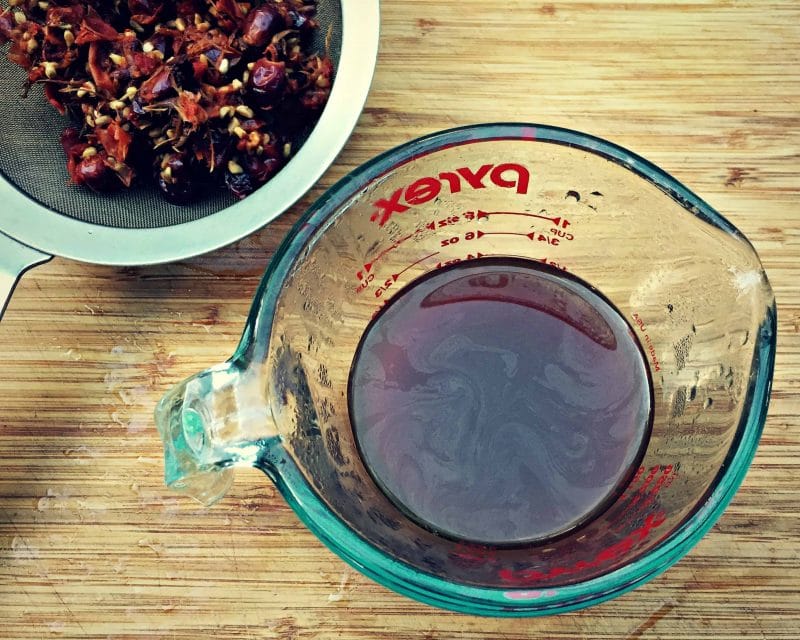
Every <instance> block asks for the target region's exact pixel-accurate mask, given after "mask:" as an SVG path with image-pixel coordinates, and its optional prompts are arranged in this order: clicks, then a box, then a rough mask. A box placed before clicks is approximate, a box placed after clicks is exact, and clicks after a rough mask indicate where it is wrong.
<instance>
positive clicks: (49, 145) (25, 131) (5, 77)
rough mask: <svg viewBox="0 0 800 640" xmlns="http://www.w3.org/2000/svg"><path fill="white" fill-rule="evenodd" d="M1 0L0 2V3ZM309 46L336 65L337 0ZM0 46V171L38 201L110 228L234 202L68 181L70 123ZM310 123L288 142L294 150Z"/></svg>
mask: <svg viewBox="0 0 800 640" xmlns="http://www.w3.org/2000/svg"><path fill="white" fill-rule="evenodd" d="M4 4H5V3H4V2H3V3H0V6H2V5H4ZM317 20H318V22H319V24H320V28H319V30H318V31H317V34H316V39H315V41H314V43H313V49H314V50H316V51H320V52H323V51H325V46H326V38H328V34H330V38H329V40H328V44H329V49H328V52H329V54H330V56H331V59H332V60H333V63H334V67H335V68H338V62H339V54H340V52H341V34H342V16H341V6H340V3H339V0H319V2H318V10H317ZM5 49H6V47H3V49H2V51H0V123H1V124H0V173H2V177H4V178H5V179H6V180H8V181H10V182H11V183H12V184H14V185H15V186H16V187H17V188H18V189H20V190H22V191H23V192H24V193H26V194H27V195H28V196H29V197H31V198H32V199H34V200H36V201H37V202H39V203H40V204H42V205H44V206H46V207H48V208H49V209H52V210H53V211H56V212H57V213H61V214H63V215H66V216H70V217H72V218H77V219H78V220H82V221H84V222H91V223H93V224H99V225H104V226H109V227H123V228H129V229H132V228H138V229H143V228H154V227H166V226H171V225H176V224H182V223H185V222H191V221H192V220H197V219H199V218H203V217H205V216H208V215H211V214H213V213H216V212H217V211H221V210H222V209H224V208H226V207H227V206H230V205H231V204H233V203H234V202H235V198H234V196H232V195H231V194H230V193H229V192H228V191H227V190H225V189H220V190H219V191H217V192H213V193H209V194H206V196H205V197H204V198H202V199H200V200H198V201H197V202H195V203H193V204H191V205H187V206H176V205H173V204H170V203H169V202H167V201H166V200H165V199H164V198H163V197H162V196H161V194H160V193H159V191H158V188H157V187H156V186H155V185H149V184H147V185H137V186H134V187H132V188H131V189H125V190H119V191H115V192H111V193H102V194H98V193H94V192H93V191H91V190H90V189H88V188H84V187H77V186H75V185H72V184H70V181H69V176H68V175H67V170H66V164H65V159H64V152H63V150H62V149H61V144H60V143H59V136H60V135H61V131H62V130H63V129H64V127H65V126H66V125H67V124H68V123H69V120H68V119H67V118H64V117H62V116H60V115H59V114H58V112H57V111H56V110H55V109H54V108H53V107H52V106H50V104H48V103H47V101H46V100H45V97H44V92H43V90H42V87H41V86H35V87H33V88H32V89H31V91H30V93H29V94H28V96H27V97H26V98H22V90H23V84H24V82H25V77H26V73H25V71H24V70H23V69H21V68H20V67H18V66H16V65H14V64H12V63H10V62H9V61H8V60H7V59H6V55H5ZM312 128H313V127H309V128H308V129H307V131H305V132H304V133H302V134H301V135H300V136H299V138H298V139H297V140H295V141H294V142H293V148H295V149H297V148H299V146H300V145H301V144H302V143H303V141H304V140H305V138H307V137H308V134H309V133H310V132H311V129H312ZM0 206H2V204H1V203H0Z"/></svg>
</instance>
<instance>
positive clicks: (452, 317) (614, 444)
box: [350, 259, 651, 544]
mask: <svg viewBox="0 0 800 640" xmlns="http://www.w3.org/2000/svg"><path fill="white" fill-rule="evenodd" d="M350 414H351V421H352V423H353V428H354V431H355V435H356V439H357V442H358V445H359V448H360V450H361V453H362V456H363V458H364V462H365V463H366V465H367V467H368V468H369V470H370V472H371V473H372V475H373V477H374V478H375V480H376V482H377V483H378V485H379V486H380V487H381V489H382V490H383V491H384V492H385V493H386V494H387V496H388V497H389V498H390V499H391V500H392V501H393V502H394V503H395V504H396V505H397V506H398V507H399V508H401V509H402V510H403V511H404V512H406V513H407V514H408V515H409V516H411V517H412V518H414V519H415V520H417V521H418V522H420V523H421V524H423V525H424V526H426V527H428V528H430V529H433V530H435V531H438V532H440V533H442V534H444V535H448V536H451V537H456V538H462V539H467V540H471V541H475V542H483V543H487V544H513V543H519V542H523V541H534V540H543V539H547V538H550V537H553V536H556V535H559V534H561V533H563V532H565V531H568V530H570V529H572V528H574V527H576V526H579V525H580V524H583V523H585V522H587V521H588V520H590V519H592V518H593V517H594V516H597V515H599V513H600V512H602V511H603V510H604V508H605V507H607V506H609V504H610V502H611V501H613V499H614V498H615V497H616V496H617V495H618V494H619V492H620V491H621V490H622V489H623V488H624V486H625V484H626V483H627V482H628V481H629V480H630V476H631V471H632V468H633V467H634V466H635V465H637V464H638V462H639V459H640V457H641V452H642V449H643V447H644V445H645V444H646V441H647V438H648V435H649V429H650V415H651V393H650V382H649V378H648V374H647V369H646V367H645V362H644V359H643V356H642V352H641V349H640V347H639V344H638V343H637V342H636V340H635V338H634V337H633V334H632V332H631V330H630V328H629V327H628V325H627V324H626V322H625V321H624V320H623V319H622V317H621V316H620V314H619V313H618V312H617V311H616V310H615V309H614V308H613V307H612V306H611V305H610V304H609V303H608V302H607V301H606V300H605V299H604V298H602V297H601V296H600V295H598V294H597V293H595V292H593V291H592V290H591V289H589V288H588V287H587V286H586V285H584V284H583V283H582V282H580V281H578V280H577V279H575V278H572V277H567V276H565V275H563V274H561V273H560V272H556V271H554V270H551V269H549V268H544V267H542V266H540V265H539V264H538V263H534V262H529V261H526V260H518V259H502V260H496V259H480V260H475V261H471V262H467V263H461V264H458V265H456V266H453V267H447V268H444V269H440V270H438V271H435V272H433V273H431V274H428V275H426V276H424V277H423V278H420V279H419V280H417V281H415V282H413V283H412V284H411V285H409V286H408V287H406V288H405V289H404V290H402V291H401V292H399V293H398V294H397V295H396V296H395V298H393V299H392V301H391V302H390V304H389V305H387V307H386V308H384V309H383V310H382V311H381V313H380V314H379V315H378V316H377V317H376V318H375V320H373V322H372V323H371V324H370V325H369V327H368V328H367V330H366V332H365V334H364V337H363V338H362V340H361V344H360V346H359V349H358V351H357V353H356V358H355V360H354V362H353V367H352V370H351V373H350Z"/></svg>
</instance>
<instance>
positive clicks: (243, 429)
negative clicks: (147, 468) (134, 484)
mask: <svg viewBox="0 0 800 640" xmlns="http://www.w3.org/2000/svg"><path fill="white" fill-rule="evenodd" d="M266 386H267V385H266V383H265V381H264V380H263V379H262V376H261V375H260V372H259V371H257V370H255V371H253V370H248V369H246V368H241V367H239V366H238V365H237V364H236V363H235V362H228V363H225V364H222V365H218V366H216V367H212V368H210V369H207V370H206V371H203V372H202V373H199V374H197V375H194V376H192V377H191V378H188V379H186V380H184V381H183V382H182V383H180V384H179V385H178V386H176V387H175V388H174V389H172V390H171V391H169V392H168V393H167V394H166V395H165V396H164V397H163V398H162V399H161V401H160V402H159V403H158V406H157V407H156V412H155V421H156V426H157V427H158V430H159V433H160V434H161V439H162V440H163V441H164V476H165V481H166V484H167V486H169V487H170V488H172V489H174V490H176V491H181V492H185V493H187V494H189V495H190V496H192V497H193V498H196V499H197V500H199V501H200V502H203V503H205V504H212V503H214V502H216V501H217V500H219V499H220V498H221V497H222V496H223V495H225V492H226V491H227V490H228V488H229V487H230V485H231V483H232V482H233V469H232V467H234V466H253V465H255V464H256V462H257V460H258V458H259V453H260V452H261V451H262V449H263V448H264V447H265V446H268V445H269V443H270V441H271V440H273V439H275V438H277V437H278V430H277V428H276V426H275V421H274V419H273V417H272V411H271V410H270V407H269V404H268V402H267V400H266V395H265V388H266Z"/></svg>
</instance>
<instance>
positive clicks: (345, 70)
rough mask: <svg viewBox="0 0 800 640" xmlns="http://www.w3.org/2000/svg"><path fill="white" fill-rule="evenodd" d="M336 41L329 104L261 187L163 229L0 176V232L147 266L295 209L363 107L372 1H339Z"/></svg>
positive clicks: (375, 33)
mask: <svg viewBox="0 0 800 640" xmlns="http://www.w3.org/2000/svg"><path fill="white" fill-rule="evenodd" d="M339 2H340V5H341V13H342V42H341V56H340V59H339V68H338V69H337V75H336V81H335V82H334V84H333V88H332V91H331V96H330V99H329V101H328V104H327V106H326V107H325V109H324V110H323V113H322V115H321V117H320V119H319V122H318V123H317V124H316V126H315V127H314V129H313V131H312V132H311V134H310V135H309V137H308V139H307V140H306V142H305V144H303V146H302V147H301V148H300V149H299V150H298V152H297V154H296V155H295V156H294V157H293V158H292V159H291V160H290V161H289V162H288V163H287V165H286V166H285V167H284V168H283V169H282V170H281V171H280V172H279V173H278V174H277V175H276V176H275V177H274V178H273V179H272V180H270V182H268V183H267V184H266V185H264V186H263V187H262V188H261V189H259V190H258V191H257V192H256V193H254V194H253V195H251V196H250V197H248V198H245V199H244V200H242V201H240V202H237V203H235V204H233V205H231V206H230V207H226V208H225V209H222V210H221V211H218V212H216V213H214V214H211V215H209V216H206V217H204V218H200V219H198V220H192V221H189V222H184V223H182V224H176V225H171V226H164V227H153V228H147V229H141V228H122V227H110V226H104V225H98V224H92V223H89V222H84V221H81V220H78V219H76V218H71V217H69V216H66V215H63V214H61V213H59V212H56V211H53V210H52V209H50V208H48V207H46V206H44V205H42V204H40V203H38V202H37V201H35V200H33V199H31V198H30V197H28V196H27V195H26V194H24V193H23V192H22V191H20V190H19V189H18V188H17V187H16V186H14V185H13V184H12V183H11V182H10V181H8V180H7V179H6V178H5V177H3V176H2V175H0V203H2V204H0V232H2V233H3V234H5V235H7V236H9V237H10V238H12V239H14V240H16V241H18V242H20V243H22V244H24V245H27V246H29V247H31V248H33V249H36V250H38V251H42V252H47V253H49V254H52V255H57V256H61V257H65V258H70V259H73V260H79V261H82V262H89V263H96V264H106V265H114V266H122V265H147V264H158V263H163V262H172V261H176V260H183V259H186V258H190V257H193V256H197V255H200V254H203V253H207V252H209V251H213V250H215V249H218V248H220V247H223V246H226V245H228V244H231V243H233V242H235V241H237V240H240V239H241V238H243V237H245V236H247V235H249V234H251V233H253V232H255V231H257V230H258V229H260V228H262V227H264V226H265V225H267V224H268V223H270V222H272V221H273V220H274V219H275V218H277V217H278V216H280V215H281V214H282V213H284V212H285V211H286V210H287V209H288V208H289V207H291V206H292V205H293V204H295V203H296V202H297V201H298V200H299V199H300V198H301V197H302V196H303V195H304V194H305V193H306V192H307V191H308V190H309V189H311V187H313V186H314V185H315V184H316V182H317V181H318V180H319V179H320V178H321V177H322V175H323V174H324V173H325V171H327V170H328V168H329V167H330V166H331V164H332V163H333V162H334V160H335V159H336V157H337V156H338V155H339V153H340V151H341V150H342V148H343V147H344V146H345V144H346V142H347V140H348V139H349V138H350V136H351V134H352V132H353V130H354V128H355V126H356V123H357V121H358V118H359V117H360V115H361V112H362V110H363V108H364V105H365V104H366V100H367V95H368V93H369V89H370V87H371V84H372V79H373V76H374V72H375V66H376V63H377V54H378V45H379V34H380V3H379V2H378V0H370V1H369V2H364V0H339Z"/></svg>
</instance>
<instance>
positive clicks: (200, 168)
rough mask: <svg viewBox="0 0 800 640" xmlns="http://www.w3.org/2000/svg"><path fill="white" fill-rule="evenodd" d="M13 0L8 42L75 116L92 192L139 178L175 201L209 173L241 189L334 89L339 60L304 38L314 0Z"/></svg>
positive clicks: (72, 136) (80, 162)
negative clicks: (318, 52) (313, 50)
mask: <svg viewBox="0 0 800 640" xmlns="http://www.w3.org/2000/svg"><path fill="white" fill-rule="evenodd" d="M7 4H8V5H10V6H9V7H8V8H7V9H5V10H2V8H0V45H2V44H6V43H10V46H9V47H8V51H7V56H8V58H9V60H11V61H12V62H14V63H16V64H18V65H20V66H22V67H23V68H25V69H26V70H27V71H28V79H27V84H28V85H29V86H30V85H32V84H36V83H41V84H43V85H44V90H45V97H46V98H47V100H48V101H49V102H50V104H52V105H53V107H54V108H55V109H57V110H58V111H59V112H60V113H62V114H68V115H70V116H71V117H72V118H73V120H74V121H75V126H71V127H69V128H67V129H66V130H65V131H64V133H63V135H62V137H61V144H62V147H63V148H64V153H65V156H66V160H67V169H68V171H69V175H70V177H71V179H72V181H73V182H74V183H76V184H79V185H86V186H87V187H89V188H91V189H94V190H96V191H104V190H108V189H111V188H115V187H119V186H125V187H128V186H130V185H131V184H132V183H133V182H134V181H135V179H136V178H137V177H138V178H139V179H140V180H147V179H153V180H154V181H155V183H156V184H157V185H158V186H159V188H160V189H161V191H162V193H163V194H164V195H165V197H166V198H167V199H169V200H171V201H174V202H179V203H183V202H188V201H190V200H191V199H192V198H193V197H195V195H196V191H197V188H198V185H201V184H204V183H208V182H209V181H212V182H213V181H216V183H218V184H225V185H226V186H227V188H228V189H230V191H231V192H233V193H234V194H236V195H237V196H238V197H245V196H247V195H248V194H250V193H252V192H253V191H254V190H255V189H257V188H258V187H259V186H261V185H262V184H264V183H265V182H266V181H268V180H269V179H270V178H271V177H272V176H274V175H275V173H277V172H278V171H279V170H280V168H281V167H282V166H283V164H284V163H285V162H286V159H287V158H288V157H289V155H290V154H291V151H292V145H291V140H292V139H293V137H294V136H295V135H296V133H297V131H298V130H299V129H300V128H301V127H304V126H307V125H308V124H309V122H310V121H312V120H313V119H314V118H315V117H316V115H317V114H318V113H319V111H320V110H321V109H322V107H324V105H325V103H326V102H327V99H328V96H329V94H330V87H331V82H332V77H333V73H334V69H333V64H332V63H331V61H330V59H329V58H328V57H326V56H322V55H316V54H312V53H310V52H309V51H308V46H309V45H308V43H309V38H308V35H309V33H310V32H312V31H313V30H314V29H315V28H316V27H317V24H316V22H315V21H314V18H313V16H314V13H315V11H316V0H265V1H258V0H254V1H252V2H237V1H236V0H179V1H178V2H162V1H161V0H107V1H105V2H93V3H89V2H76V1H74V0H53V1H50V2H41V1H38V0H8V1H7ZM148 166H149V167H150V168H149V169H148Z"/></svg>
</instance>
